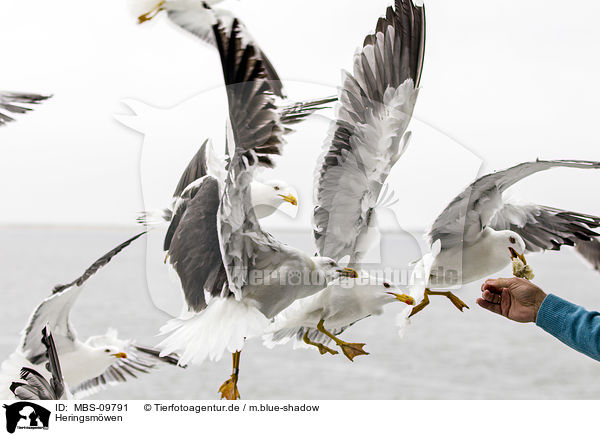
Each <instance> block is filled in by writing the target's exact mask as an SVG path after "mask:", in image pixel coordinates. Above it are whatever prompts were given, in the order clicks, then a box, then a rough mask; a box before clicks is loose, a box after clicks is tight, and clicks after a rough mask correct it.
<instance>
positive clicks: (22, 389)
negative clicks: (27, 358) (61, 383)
mask: <svg viewBox="0 0 600 436" xmlns="http://www.w3.org/2000/svg"><path fill="white" fill-rule="evenodd" d="M20 377H21V380H22V381H16V382H13V383H11V385H10V387H9V389H10V390H11V392H12V393H13V394H14V395H15V397H17V398H18V399H19V400H25V401H27V400H29V401H31V400H34V401H35V400H58V399H60V397H59V398H57V397H56V396H55V393H54V391H53V389H52V386H51V385H50V383H49V382H48V380H46V378H45V377H44V376H43V375H42V374H40V373H39V372H37V371H36V370H35V369H33V368H28V367H23V368H22V369H21V373H20Z"/></svg>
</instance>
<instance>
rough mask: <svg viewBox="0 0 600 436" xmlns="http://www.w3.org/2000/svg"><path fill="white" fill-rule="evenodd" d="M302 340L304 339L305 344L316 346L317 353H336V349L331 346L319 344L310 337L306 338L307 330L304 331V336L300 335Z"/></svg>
mask: <svg viewBox="0 0 600 436" xmlns="http://www.w3.org/2000/svg"><path fill="white" fill-rule="evenodd" d="M302 340H303V341H304V343H305V344H308V345H312V346H313V347H317V348H318V349H319V353H321V354H325V353H329V354H332V355H333V354H338V352H337V351H335V350H332V349H331V348H329V347H327V346H325V345H323V344H320V343H319V342H313V341H311V340H310V339H308V332H306V333H304V337H302Z"/></svg>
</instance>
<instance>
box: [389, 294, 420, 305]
mask: <svg viewBox="0 0 600 436" xmlns="http://www.w3.org/2000/svg"><path fill="white" fill-rule="evenodd" d="M388 294H390V295H392V296H394V297H395V298H396V300H398V301H400V302H402V303H405V304H408V305H409V306H414V305H415V299H414V298H413V297H411V296H409V295H406V294H396V293H395V292H388Z"/></svg>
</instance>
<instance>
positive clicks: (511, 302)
mask: <svg viewBox="0 0 600 436" xmlns="http://www.w3.org/2000/svg"><path fill="white" fill-rule="evenodd" d="M481 292H482V295H481V296H482V298H478V299H477V304H479V305H480V306H481V307H483V308H484V309H487V310H489V311H490V312H494V313H497V314H498V315H502V316H504V317H506V318H508V319H510V320H513V321H517V322H535V320H536V318H537V313H538V310H539V308H540V306H541V305H542V301H544V298H546V294H545V293H544V291H542V290H541V289H540V288H538V287H537V286H536V285H534V284H533V283H531V282H530V281H529V280H525V279H520V278H516V277H513V278H510V279H488V280H486V281H485V283H483V285H481Z"/></svg>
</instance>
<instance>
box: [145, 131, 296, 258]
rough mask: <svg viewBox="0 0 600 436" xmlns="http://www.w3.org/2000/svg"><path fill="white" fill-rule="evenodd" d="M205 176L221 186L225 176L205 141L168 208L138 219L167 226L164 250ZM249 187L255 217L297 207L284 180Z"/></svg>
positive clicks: (223, 163)
mask: <svg viewBox="0 0 600 436" xmlns="http://www.w3.org/2000/svg"><path fill="white" fill-rule="evenodd" d="M207 175H208V176H210V177H213V178H215V179H216V180H218V181H219V183H220V184H222V183H224V181H225V176H226V175H227V159H225V158H223V157H220V156H218V155H217V154H216V153H215V151H214V148H213V146H212V143H211V142H210V140H208V139H207V140H206V141H204V143H203V144H202V146H201V147H200V149H199V150H198V152H197V153H196V154H195V155H194V157H193V158H192V160H191V161H190V162H189V164H188V166H187V167H186V169H185V170H184V172H183V174H182V175H181V178H180V179H179V183H178V184H177V187H176V188H175V192H174V193H173V198H172V200H171V205H170V207H168V208H165V209H162V210H160V211H158V212H153V211H150V212H144V213H142V214H141V215H140V216H139V217H138V222H139V223H141V224H143V225H147V226H151V225H154V224H160V223H161V222H167V223H170V227H169V230H168V232H167V233H168V234H167V238H166V240H165V250H168V249H169V244H170V240H171V238H172V236H173V232H174V231H175V230H176V229H177V226H178V225H179V220H181V218H182V217H183V213H184V212H185V210H186V209H187V206H188V205H189V203H190V201H191V200H192V199H193V198H194V196H195V195H196V193H197V188H198V184H199V183H201V182H200V180H201V179H202V178H203V177H204V176H207ZM251 186H252V204H253V205H254V212H255V213H256V215H257V217H258V218H266V217H268V216H270V215H271V214H273V213H274V212H275V211H276V210H277V209H278V208H279V207H280V206H281V205H283V204H284V203H286V202H287V203H290V204H292V205H293V206H297V205H298V200H297V199H296V197H295V196H294V190H293V188H292V187H291V186H289V185H288V184H287V183H285V182H283V181H280V180H267V181H264V182H262V181H258V180H253V181H252V184H251Z"/></svg>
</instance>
